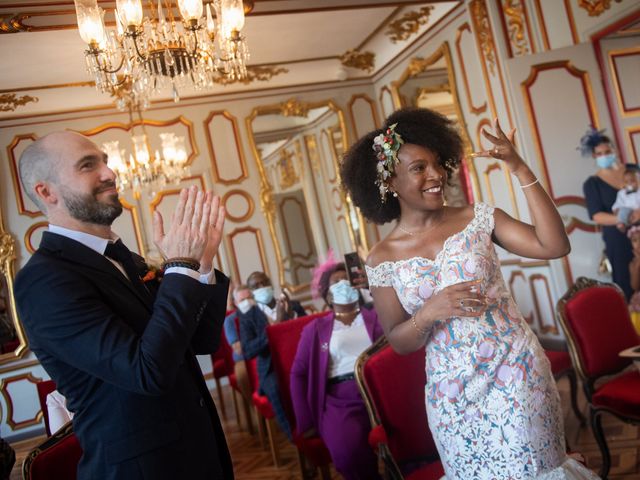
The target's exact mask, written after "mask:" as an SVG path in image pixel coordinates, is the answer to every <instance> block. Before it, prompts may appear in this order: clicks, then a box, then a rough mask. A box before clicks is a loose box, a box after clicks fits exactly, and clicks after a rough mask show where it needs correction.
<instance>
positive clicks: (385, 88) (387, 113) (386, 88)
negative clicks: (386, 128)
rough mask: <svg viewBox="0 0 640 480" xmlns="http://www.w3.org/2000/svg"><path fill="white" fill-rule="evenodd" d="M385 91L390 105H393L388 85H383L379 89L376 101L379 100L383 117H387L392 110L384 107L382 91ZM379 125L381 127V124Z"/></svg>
mask: <svg viewBox="0 0 640 480" xmlns="http://www.w3.org/2000/svg"><path fill="white" fill-rule="evenodd" d="M385 92H387V94H388V95H389V98H390V99H391V106H392V107H393V94H392V93H391V90H389V87H387V86H386V85H384V86H383V87H382V88H381V89H380V94H379V95H378V101H379V102H380V110H382V116H383V117H384V118H387V117H388V116H389V115H391V114H392V113H393V112H387V111H386V110H385V109H384V100H383V98H384V93H385ZM379 126H380V127H382V124H380V125H379Z"/></svg>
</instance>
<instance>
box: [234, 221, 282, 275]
mask: <svg viewBox="0 0 640 480" xmlns="http://www.w3.org/2000/svg"><path fill="white" fill-rule="evenodd" d="M245 232H252V233H253V234H254V236H255V238H256V243H257V244H258V253H259V254H260V263H261V265H262V271H263V272H264V273H265V274H266V275H267V276H268V277H271V273H270V270H269V263H268V262H267V256H266V254H265V250H264V242H263V241H262V232H261V230H260V229H259V228H254V227H239V228H235V229H233V230H232V231H231V232H230V233H228V234H227V242H228V245H229V253H230V257H231V261H232V263H233V273H234V275H235V278H234V280H235V281H236V282H241V281H246V278H245V279H241V278H240V266H239V264H238V255H237V254H236V249H235V245H234V244H233V238H234V237H236V236H237V235H240V234H241V233H245ZM278 265H280V264H278ZM281 285H282V283H281Z"/></svg>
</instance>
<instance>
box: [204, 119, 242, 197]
mask: <svg viewBox="0 0 640 480" xmlns="http://www.w3.org/2000/svg"><path fill="white" fill-rule="evenodd" d="M218 115H222V116H223V117H224V118H226V119H227V121H229V122H231V128H232V129H233V139H234V141H235V145H236V151H237V152H238V159H239V160H240V170H241V173H240V175H239V176H237V177H235V178H222V177H221V176H220V171H219V170H218V160H217V157H216V153H215V149H214V146H213V145H214V142H213V140H212V138H211V132H210V129H209V124H210V123H211V120H213V117H215V116H218ZM202 123H203V125H204V132H205V136H206V138H207V146H208V147H209V155H210V157H211V172H212V174H213V181H214V183H221V184H223V185H233V184H236V183H240V182H242V181H243V180H245V179H246V178H248V177H249V172H248V169H247V161H246V159H245V156H244V149H243V148H242V140H241V138H240V131H239V130H238V123H237V119H236V117H234V116H233V115H232V114H231V113H229V112H228V111H227V110H215V111H212V112H210V113H209V116H207V118H206V119H205V120H204V121H203V122H202ZM225 140H227V141H228V139H225ZM226 160H227V159H225V161H226Z"/></svg>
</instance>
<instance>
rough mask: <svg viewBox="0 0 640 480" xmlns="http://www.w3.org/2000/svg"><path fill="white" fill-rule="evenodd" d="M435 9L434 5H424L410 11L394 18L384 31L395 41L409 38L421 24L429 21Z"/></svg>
mask: <svg viewBox="0 0 640 480" xmlns="http://www.w3.org/2000/svg"><path fill="white" fill-rule="evenodd" d="M432 10H433V6H432V5H427V6H426V7H422V8H421V9H420V10H418V11H417V12H416V11H410V12H407V13H405V14H404V15H403V16H402V17H400V18H398V19H397V20H394V21H393V22H391V23H390V24H389V27H388V28H387V31H386V32H384V33H385V35H387V36H388V37H389V38H390V39H391V41H392V42H393V43H398V42H399V41H403V40H407V39H408V38H409V37H411V35H414V34H415V33H417V32H418V30H419V28H420V25H425V24H426V23H427V22H428V21H429V16H430V15H431V11H432Z"/></svg>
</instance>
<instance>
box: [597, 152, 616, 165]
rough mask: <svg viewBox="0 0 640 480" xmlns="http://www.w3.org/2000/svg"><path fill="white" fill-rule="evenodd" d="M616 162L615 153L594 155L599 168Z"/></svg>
mask: <svg viewBox="0 0 640 480" xmlns="http://www.w3.org/2000/svg"><path fill="white" fill-rule="evenodd" d="M615 162H616V154H615V153H609V154H607V155H600V156H599V157H596V163H597V164H598V167H600V168H611V166H612V165H613V164H614V163H615Z"/></svg>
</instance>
